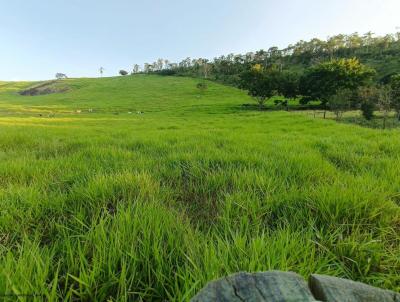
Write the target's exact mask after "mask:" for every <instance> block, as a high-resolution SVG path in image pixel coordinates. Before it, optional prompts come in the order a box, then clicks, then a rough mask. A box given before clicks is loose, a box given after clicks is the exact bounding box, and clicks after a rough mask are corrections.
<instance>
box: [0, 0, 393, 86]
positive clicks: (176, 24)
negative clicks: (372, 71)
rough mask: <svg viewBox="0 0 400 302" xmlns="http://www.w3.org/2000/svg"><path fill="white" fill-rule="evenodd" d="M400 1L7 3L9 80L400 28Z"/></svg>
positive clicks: (3, 57)
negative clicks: (341, 34)
mask: <svg viewBox="0 0 400 302" xmlns="http://www.w3.org/2000/svg"><path fill="white" fill-rule="evenodd" d="M399 15H400V0H280V1H272V0H202V1H194V0H141V1H138V0H12V1H10V0H0V80H11V81H18V80H44V79H50V78H54V75H55V73H57V72H62V73H65V74H67V75H68V76H69V77H97V76H99V71H98V70H99V67H100V66H103V67H104V68H105V71H104V75H105V76H114V75H117V73H118V71H119V70H120V69H125V70H131V69H132V66H133V65H134V64H140V65H143V63H145V62H149V63H151V62H153V61H155V60H156V59H158V58H165V59H168V60H170V61H172V62H178V61H180V60H182V59H184V58H186V57H192V58H198V57H202V58H209V59H212V58H214V57H216V56H219V55H226V54H229V53H235V54H236V53H246V52H249V51H256V50H259V49H268V48H269V47H271V46H278V47H282V48H284V47H286V46H287V45H289V44H291V43H296V42H297V41H299V40H301V39H303V40H309V39H311V38H314V37H318V38H327V37H328V36H332V35H334V34H339V33H345V34H350V33H353V32H359V33H366V32H368V31H372V32H374V33H376V34H386V33H394V32H396V31H400V17H399Z"/></svg>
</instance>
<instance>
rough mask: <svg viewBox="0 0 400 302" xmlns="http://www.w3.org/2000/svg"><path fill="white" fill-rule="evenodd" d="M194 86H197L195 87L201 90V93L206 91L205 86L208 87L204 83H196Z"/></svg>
mask: <svg viewBox="0 0 400 302" xmlns="http://www.w3.org/2000/svg"><path fill="white" fill-rule="evenodd" d="M196 87H197V89H199V90H200V92H202V93H203V92H204V91H206V90H207V88H208V86H207V84H206V83H198V84H197V85H196Z"/></svg>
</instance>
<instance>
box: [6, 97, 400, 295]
mask: <svg viewBox="0 0 400 302" xmlns="http://www.w3.org/2000/svg"><path fill="white" fill-rule="evenodd" d="M227 99H229V98H228V97H227ZM224 106H225V105H224ZM234 106H235V104H232V106H228V105H226V107H229V108H230V109H227V112H225V113H224V112H219V113H218V114H210V110H211V109H209V107H207V108H205V107H202V108H203V109H202V110H203V111H200V112H198V111H192V109H190V108H189V109H188V108H186V109H185V110H183V109H182V110H181V111H178V110H177V111H176V112H175V113H174V114H171V113H169V114H163V113H160V112H156V113H151V114H150V113H149V114H146V113H145V114H142V115H135V116H128V115H119V116H115V115H113V114H101V115H99V117H98V118H96V117H94V116H93V115H89V114H87V115H81V116H75V117H70V116H60V117H54V118H52V119H44V118H43V119H42V118H38V117H26V116H24V117H1V118H0V159H1V160H0V211H1V215H0V241H1V242H0V243H1V245H0V267H1V270H0V293H1V294H14V295H23V294H33V295H38V296H37V299H39V297H41V296H42V295H43V296H45V297H46V299H48V300H60V299H65V300H81V301H95V300H98V301H105V300H107V299H110V300H111V301H114V300H122V301H124V300H140V299H142V300H145V301H150V300H173V301H184V300H188V299H190V298H191V297H192V296H193V295H194V294H195V293H196V292H197V291H198V290H199V289H200V288H202V287H203V286H204V285H205V283H206V282H208V281H209V280H211V279H215V278H218V277H221V276H224V275H226V274H228V273H233V272H237V271H264V270H271V269H279V270H291V271H295V272H297V273H300V274H302V275H304V276H308V275H309V274H311V273H320V274H328V275H334V276H340V277H345V278H350V279H354V280H358V281H362V282H366V283H369V284H372V285H375V286H379V287H384V288H389V289H392V290H399V289H400V276H399V274H398V272H399V271H400V258H399V254H400V253H399V247H400V245H399V241H400V236H399V231H400V212H399V211H400V210H399V204H400V176H399V170H400V169H399V168H400V140H399V138H400V137H399V132H398V131H396V130H392V131H380V130H372V129H363V128H360V127H357V126H351V125H342V124H337V123H335V122H333V121H324V120H315V119H309V118H307V117H305V116H301V115H294V114H291V113H287V112H248V111H246V112H242V111H240V110H238V111H237V112H232V108H233V107H234ZM221 108H222V107H221Z"/></svg>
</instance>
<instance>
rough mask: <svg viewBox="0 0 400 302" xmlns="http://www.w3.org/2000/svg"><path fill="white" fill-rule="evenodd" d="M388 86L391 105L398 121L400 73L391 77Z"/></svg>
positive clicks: (399, 114) (399, 112) (399, 113)
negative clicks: (390, 90)
mask: <svg viewBox="0 0 400 302" xmlns="http://www.w3.org/2000/svg"><path fill="white" fill-rule="evenodd" d="M390 87H391V88H392V106H393V109H394V110H395V111H396V114H397V118H398V120H399V121H400V74H397V75H394V76H392V77H391V79H390Z"/></svg>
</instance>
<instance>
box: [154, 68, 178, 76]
mask: <svg viewBox="0 0 400 302" xmlns="http://www.w3.org/2000/svg"><path fill="white" fill-rule="evenodd" d="M156 74H159V75H162V76H173V75H176V70H173V69H163V70H159V71H157V72H156Z"/></svg>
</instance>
